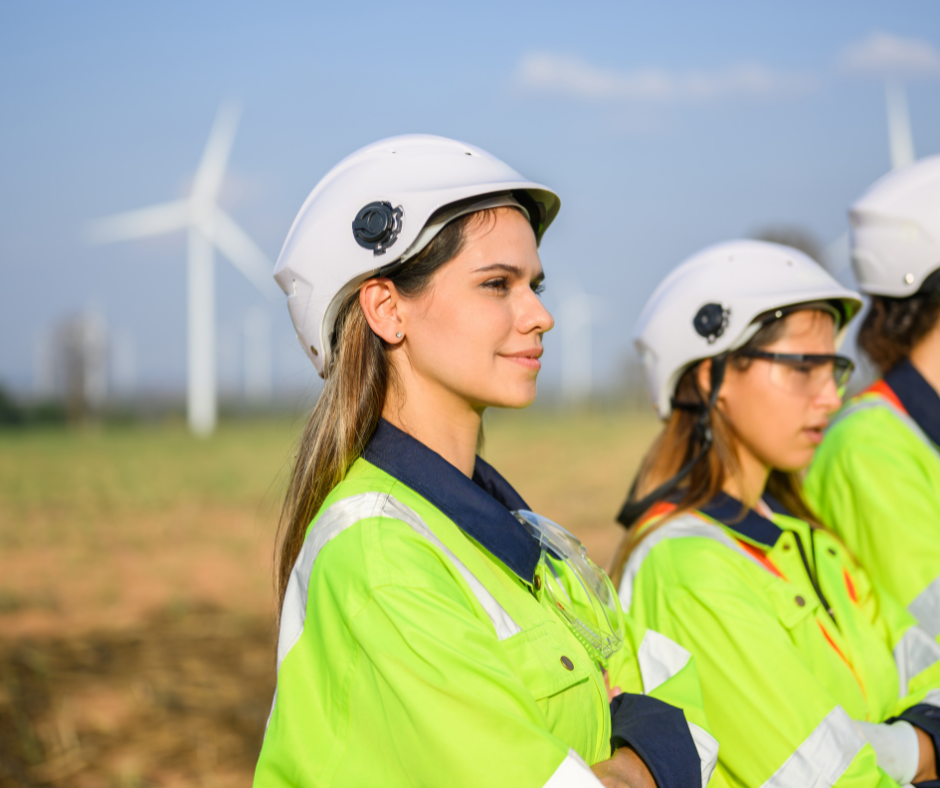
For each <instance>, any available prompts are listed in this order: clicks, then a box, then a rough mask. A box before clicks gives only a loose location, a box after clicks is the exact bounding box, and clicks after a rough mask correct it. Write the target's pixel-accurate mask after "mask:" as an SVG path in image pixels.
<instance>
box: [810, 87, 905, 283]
mask: <svg viewBox="0 0 940 788" xmlns="http://www.w3.org/2000/svg"><path fill="white" fill-rule="evenodd" d="M885 108H886V109H887V117H888V153H889V154H890V156H891V169H892V170H896V169H897V168H898V167H906V166H907V165H908V164H913V163H914V161H915V159H916V158H917V157H916V156H915V155H914V135H913V133H912V131H911V114H910V110H909V109H908V106H907V91H906V90H905V89H904V83H903V82H901V80H900V79H895V78H891V77H889V78H888V79H886V80H885ZM823 256H824V258H825V259H824V261H823V262H825V267H826V268H827V269H828V270H829V273H831V274H832V275H833V276H835V277H836V278H837V279H839V278H841V276H842V275H844V274H845V272H847V271H848V270H849V267H850V265H851V262H852V251H851V246H850V244H849V234H848V232H844V233H842V235H840V236H839V237H838V238H837V239H836V240H835V241H833V242H832V243H831V244H829V245H828V246H827V247H826V249H825V252H824V254H823ZM843 284H848V285H849V286H854V283H853V282H846V281H843Z"/></svg>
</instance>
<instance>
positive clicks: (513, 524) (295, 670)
mask: <svg viewBox="0 0 940 788" xmlns="http://www.w3.org/2000/svg"><path fill="white" fill-rule="evenodd" d="M527 508H528V507H527V506H526V505H525V502H524V501H523V500H522V498H521V497H520V496H519V495H518V494H517V493H516V492H515V490H513V489H512V488H511V487H510V486H509V485H508V484H507V483H506V482H505V480H504V479H502V477H500V476H499V474H497V473H496V472H495V471H494V470H493V469H492V468H491V467H490V466H488V465H487V464H486V463H485V462H483V461H482V460H478V462H477V467H476V472H475V474H474V478H473V480H471V479H468V478H467V477H466V476H464V475H463V474H461V473H460V471H458V470H457V469H456V468H455V467H453V466H452V465H450V464H449V463H447V462H446V461H445V460H444V459H443V458H442V457H440V456H439V455H437V454H435V453H434V452H433V451H431V450H430V449H428V448H427V447H426V446H424V445H422V444H421V443H419V442H418V441H416V440H415V439H414V438H412V437H410V436H408V435H406V434H405V433H403V432H401V431H399V430H398V429H396V428H395V427H393V426H392V425H391V424H388V423H387V422H384V421H383V422H382V423H381V424H380V425H379V428H378V430H377V431H376V433H375V436H374V437H373V438H372V441H371V443H370V444H369V446H368V447H367V449H366V451H365V452H364V455H363V457H362V458H361V459H359V460H357V461H356V462H355V464H354V465H353V466H352V468H351V469H350V471H349V473H348V474H347V475H346V478H345V479H344V481H343V482H341V483H340V484H339V485H338V486H337V487H336V488H335V489H334V490H333V491H332V492H331V494H330V495H329V496H328V498H327V499H326V501H325V502H324V504H323V506H322V508H321V510H320V511H319V513H318V514H317V517H316V519H315V520H314V521H313V523H312V524H311V526H310V528H309V530H308V533H307V537H306V541H305V543H304V546H303V549H302V551H301V553H300V555H299V557H298V558H297V561H296V563H295V566H294V569H293V572H292V574H291V577H290V583H289V585H288V589H287V595H286V597H285V600H284V605H283V609H282V613H281V622H280V632H279V639H278V673H277V690H276V693H275V699H274V703H273V708H272V710H271V716H270V720H269V722H268V727H267V731H266V734H265V738H264V744H263V747H262V750H261V755H260V758H259V761H258V766H257V770H256V773H255V783H254V784H255V786H257V787H259V788H268V787H269V786H305V787H309V788H313V787H315V786H335V787H337V788H353V787H355V788H358V787H359V786H383V788H393V787H394V786H402V787H404V786H408V788H413V787H414V786H429V787H430V786H445V785H446V786H457V788H462V787H463V786H466V788H471V786H472V787H473V788H479V787H480V786H494V787H495V786H507V788H509V786H512V788H525V787H526V786H531V788H537V787H538V786H547V787H548V788H562V786H584V788H598V786H600V782H599V781H598V780H597V778H596V777H594V775H593V773H592V772H591V771H590V769H589V768H588V766H587V764H592V763H595V762H597V761H601V760H605V759H607V758H609V757H610V755H611V737H612V732H613V734H614V736H615V738H617V737H619V739H618V741H619V742H620V743H626V744H629V745H630V746H632V747H633V748H634V749H635V750H636V751H637V752H638V753H639V754H640V755H641V757H643V759H644V760H645V761H646V763H647V765H648V766H649V767H650V769H651V771H652V772H653V774H654V776H655V777H656V779H657V781H658V783H659V785H660V788H704V786H705V784H706V783H707V782H708V779H709V777H710V775H711V771H712V768H713V766H714V761H715V755H716V751H717V749H718V747H717V744H716V742H715V740H714V739H713V738H712V737H711V736H710V735H709V733H708V729H707V728H708V725H707V722H706V720H705V716H704V714H703V712H702V708H701V706H702V701H701V689H700V687H699V684H698V677H697V674H696V672H695V662H694V659H692V658H691V656H690V655H689V653H688V651H686V650H684V649H682V648H680V647H679V646H677V645H676V644H675V643H672V642H671V641H669V640H668V638H665V637H663V636H662V635H658V634H657V633H655V632H647V631H644V630H642V629H640V628H638V627H636V626H634V625H633V624H632V622H629V621H628V622H627V624H628V626H627V639H626V643H625V644H624V647H623V648H622V649H620V651H619V652H617V653H616V654H615V655H614V656H613V657H612V658H611V659H610V661H609V663H608V664H607V665H606V667H607V669H608V670H609V673H610V680H611V683H612V685H619V686H620V687H621V688H622V689H623V691H624V693H626V694H625V695H624V696H621V697H620V698H619V700H618V713H617V716H616V719H615V721H614V722H615V723H617V724H615V725H613V726H612V722H611V711H610V708H609V706H608V697H607V690H606V688H605V685H604V680H603V676H602V674H601V670H600V668H601V667H602V666H600V665H599V664H598V662H597V660H596V659H595V658H594V657H593V656H592V655H591V654H590V653H589V652H588V651H587V649H586V648H584V647H583V646H582V645H581V642H580V641H579V640H578V638H577V637H576V636H575V634H574V633H573V631H572V630H571V629H570V628H569V627H568V626H567V625H566V624H565V623H563V621H562V618H561V616H559V615H558V614H557V613H556V612H555V611H554V610H553V609H552V608H551V607H550V605H549V602H548V598H547V596H546V595H545V594H544V593H542V591H543V590H544V588H543V587H544V583H543V582H542V573H543V572H544V571H545V566H546V562H545V560H544V559H543V558H542V555H541V549H540V547H539V545H538V543H537V542H536V541H535V540H533V539H532V537H531V536H530V535H529V534H528V533H526V532H525V530H524V529H523V528H522V526H521V525H520V524H519V523H518V521H517V520H516V519H515V518H514V517H513V516H512V514H511V512H510V510H511V509H527ZM612 729H613V730H612Z"/></svg>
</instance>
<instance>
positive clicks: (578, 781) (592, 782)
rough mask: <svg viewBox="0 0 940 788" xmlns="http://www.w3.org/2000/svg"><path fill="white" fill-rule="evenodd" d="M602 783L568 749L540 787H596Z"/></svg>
mask: <svg viewBox="0 0 940 788" xmlns="http://www.w3.org/2000/svg"><path fill="white" fill-rule="evenodd" d="M601 785H602V783H601V781H600V780H598V779H597V777H595V776H594V772H592V771H591V767H590V766H588V765H587V764H586V763H585V762H584V760H583V759H582V758H581V756H580V755H578V753H576V752H575V751H574V750H568V754H567V755H566V756H565V760H563V761H562V762H561V763H560V764H559V766H558V768H557V769H555V771H554V772H553V773H552V776H551V777H549V778H548V782H547V783H545V784H544V785H543V786H542V788H598V786H601Z"/></svg>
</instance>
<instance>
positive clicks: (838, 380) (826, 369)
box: [738, 350, 855, 397]
mask: <svg viewBox="0 0 940 788" xmlns="http://www.w3.org/2000/svg"><path fill="white" fill-rule="evenodd" d="M738 355H741V356H744V357H746V358H756V359H762V360H764V361H769V362H771V363H770V380H771V382H772V383H773V384H774V385H775V386H777V387H778V388H781V389H783V390H784V391H787V392H789V393H791V394H797V395H800V396H804V397H815V396H817V395H818V394H819V393H820V392H821V391H822V390H823V388H825V386H826V384H827V383H828V382H829V381H830V380H831V381H833V382H834V383H835V384H836V391H837V392H838V393H839V396H840V397H841V396H842V395H843V394H845V387H846V385H847V384H848V382H849V378H850V377H851V376H852V372H853V370H854V369H855V364H853V363H852V359H850V358H846V357H845V356H836V355H830V354H822V353H769V352H767V351H764V350H745V351H743V352H741V353H739V354H738Z"/></svg>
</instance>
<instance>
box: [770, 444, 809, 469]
mask: <svg viewBox="0 0 940 788" xmlns="http://www.w3.org/2000/svg"><path fill="white" fill-rule="evenodd" d="M815 453H816V452H815V450H814V451H805V452H798V453H795V454H791V455H790V456H789V457H786V458H781V460H780V461H779V462H775V463H774V464H773V467H774V468H776V469H777V470H778V471H782V472H783V473H799V472H800V471H802V470H803V469H804V468H806V467H807V466H809V464H810V463H811V462H812V461H813V455H814V454H815Z"/></svg>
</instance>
